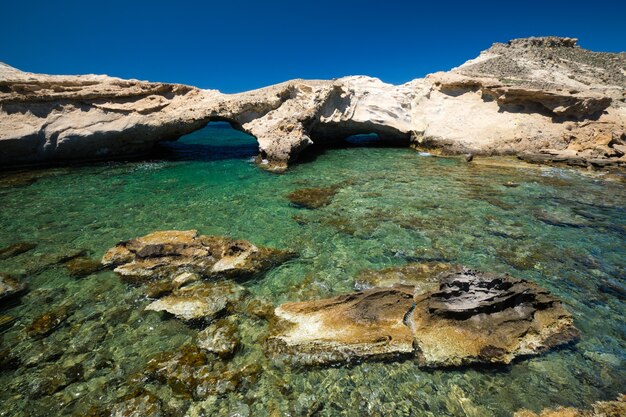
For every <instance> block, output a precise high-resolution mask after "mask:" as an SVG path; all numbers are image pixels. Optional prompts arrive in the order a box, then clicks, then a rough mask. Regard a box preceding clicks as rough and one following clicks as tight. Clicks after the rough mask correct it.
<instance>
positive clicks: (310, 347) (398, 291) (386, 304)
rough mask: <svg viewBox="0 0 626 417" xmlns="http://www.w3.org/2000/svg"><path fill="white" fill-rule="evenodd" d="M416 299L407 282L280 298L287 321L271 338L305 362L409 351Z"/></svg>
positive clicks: (280, 314) (281, 313) (278, 348)
mask: <svg viewBox="0 0 626 417" xmlns="http://www.w3.org/2000/svg"><path fill="white" fill-rule="evenodd" d="M412 304H413V288H412V287H408V286H398V287H394V288H374V289H371V290H365V291H360V292H356V293H353V294H346V295H341V296H339V297H335V298H330V299H325V300H316V301H303V302H296V303H286V304H282V305H281V306H279V307H278V308H277V309H276V316H278V317H279V318H280V319H282V320H283V321H282V322H280V323H279V324H278V326H277V327H276V328H275V329H274V332H276V333H278V334H277V335H276V336H274V337H272V338H271V339H270V340H269V343H270V346H271V349H272V350H273V351H274V352H275V353H279V354H287V355H288V356H291V358H292V359H294V360H295V361H296V362H299V363H304V364H322V363H329V362H342V361H350V360H353V359H359V358H371V357H374V358H381V357H392V356H396V355H399V354H411V353H412V352H413V336H412V334H411V331H410V329H409V328H408V327H407V326H406V325H405V324H404V317H405V315H406V314H407V313H408V312H409V310H410V309H411V306H412ZM280 326H283V328H282V329H281V328H280Z"/></svg>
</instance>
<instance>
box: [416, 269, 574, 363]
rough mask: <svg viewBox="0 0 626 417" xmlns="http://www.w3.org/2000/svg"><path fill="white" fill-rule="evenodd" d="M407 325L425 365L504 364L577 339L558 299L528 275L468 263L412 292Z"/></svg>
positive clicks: (419, 356)
mask: <svg viewBox="0 0 626 417" xmlns="http://www.w3.org/2000/svg"><path fill="white" fill-rule="evenodd" d="M410 325H411V328H412V330H413V335H414V337H415V344H416V355H417V358H418V363H419V364H420V365H421V366H426V367H440V366H461V365H469V364H473V363H487V364H508V363H510V362H511V361H512V360H513V359H514V358H515V357H518V356H527V355H534V354H538V353H542V352H545V351H547V350H549V349H551V348H554V347H556V346H559V345H563V344H567V343H570V342H572V341H575V340H577V339H578V337H579V334H578V330H577V329H576V328H575V327H574V325H573V319H572V316H571V315H570V314H569V313H568V312H567V311H566V310H565V309H564V308H563V306H562V305H561V302H560V301H559V300H557V299H556V298H555V297H553V296H552V295H550V294H549V293H548V292H547V291H546V290H544V289H542V288H540V287H539V286H537V285H536V284H533V283H531V282H529V281H525V280H519V279H516V278H513V277H510V276H508V275H495V274H487V273H481V272H478V271H473V270H469V269H464V270H462V271H457V272H453V273H450V274H448V275H445V276H443V277H442V278H441V279H440V286H439V289H438V290H437V291H434V292H431V293H428V294H422V295H418V296H416V298H415V308H414V309H413V312H412V313H411V320H410Z"/></svg>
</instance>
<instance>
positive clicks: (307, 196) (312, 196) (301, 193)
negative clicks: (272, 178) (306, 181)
mask: <svg viewBox="0 0 626 417" xmlns="http://www.w3.org/2000/svg"><path fill="white" fill-rule="evenodd" d="M336 193H337V187H336V186H331V187H319V188H301V189H299V190H296V191H293V192H291V193H289V194H287V198H288V199H289V201H291V203H292V204H293V205H295V206H296V207H302V208H308V209H317V208H320V207H324V206H326V205H328V204H330V202H331V201H332V199H333V197H334V195H335V194H336Z"/></svg>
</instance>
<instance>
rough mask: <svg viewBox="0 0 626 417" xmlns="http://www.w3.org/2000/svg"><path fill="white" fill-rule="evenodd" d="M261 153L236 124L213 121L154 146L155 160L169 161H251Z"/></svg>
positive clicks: (251, 138) (254, 142)
mask: <svg viewBox="0 0 626 417" xmlns="http://www.w3.org/2000/svg"><path fill="white" fill-rule="evenodd" d="M258 153H259V143H258V142H257V139H256V138H255V137H254V136H252V135H249V134H248V133H246V132H244V131H243V129H242V128H241V127H240V126H238V125H237V123H235V122H233V121H230V120H227V119H221V118H220V119H213V120H211V121H209V122H208V123H207V125H206V126H205V127H203V128H201V129H198V130H196V131H194V132H191V133H189V134H186V135H184V136H181V137H180V138H178V139H176V140H173V141H163V142H159V143H157V144H156V145H155V148H154V151H153V155H152V156H153V157H155V158H158V159H165V160H170V161H207V162H209V161H223V160H227V159H250V158H253V157H256V156H257V155H258Z"/></svg>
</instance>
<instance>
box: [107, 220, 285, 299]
mask: <svg viewBox="0 0 626 417" xmlns="http://www.w3.org/2000/svg"><path fill="white" fill-rule="evenodd" d="M291 256H293V255H292V254H291V253H290V252H287V251H281V250H278V249H272V248H265V247H257V246H255V245H253V244H252V243H250V242H248V241H245V240H234V239H230V238H227V237H222V236H204V235H198V232H197V231H195V230H186V231H176V230H169V231H159V232H154V233H150V234H149V235H146V236H143V237H139V238H136V239H131V240H129V241H127V242H122V243H119V244H118V245H116V246H115V247H113V248H111V249H110V250H109V251H107V252H106V253H105V254H104V256H103V258H102V263H103V264H104V265H105V266H114V267H115V272H117V273H118V274H120V275H121V276H122V278H123V279H125V280H127V281H129V282H133V283H149V282H151V281H164V282H165V283H166V284H167V285H169V286H170V288H169V290H173V289H175V288H178V287H180V286H182V285H184V284H187V283H188V282H190V281H194V280H196V279H197V278H198V277H204V278H217V277H220V278H249V277H252V276H253V275H255V274H258V273H261V272H263V271H265V270H267V269H269V268H271V267H272V266H274V265H277V264H279V263H282V262H284V261H285V260H286V259H288V258H289V257H291Z"/></svg>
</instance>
